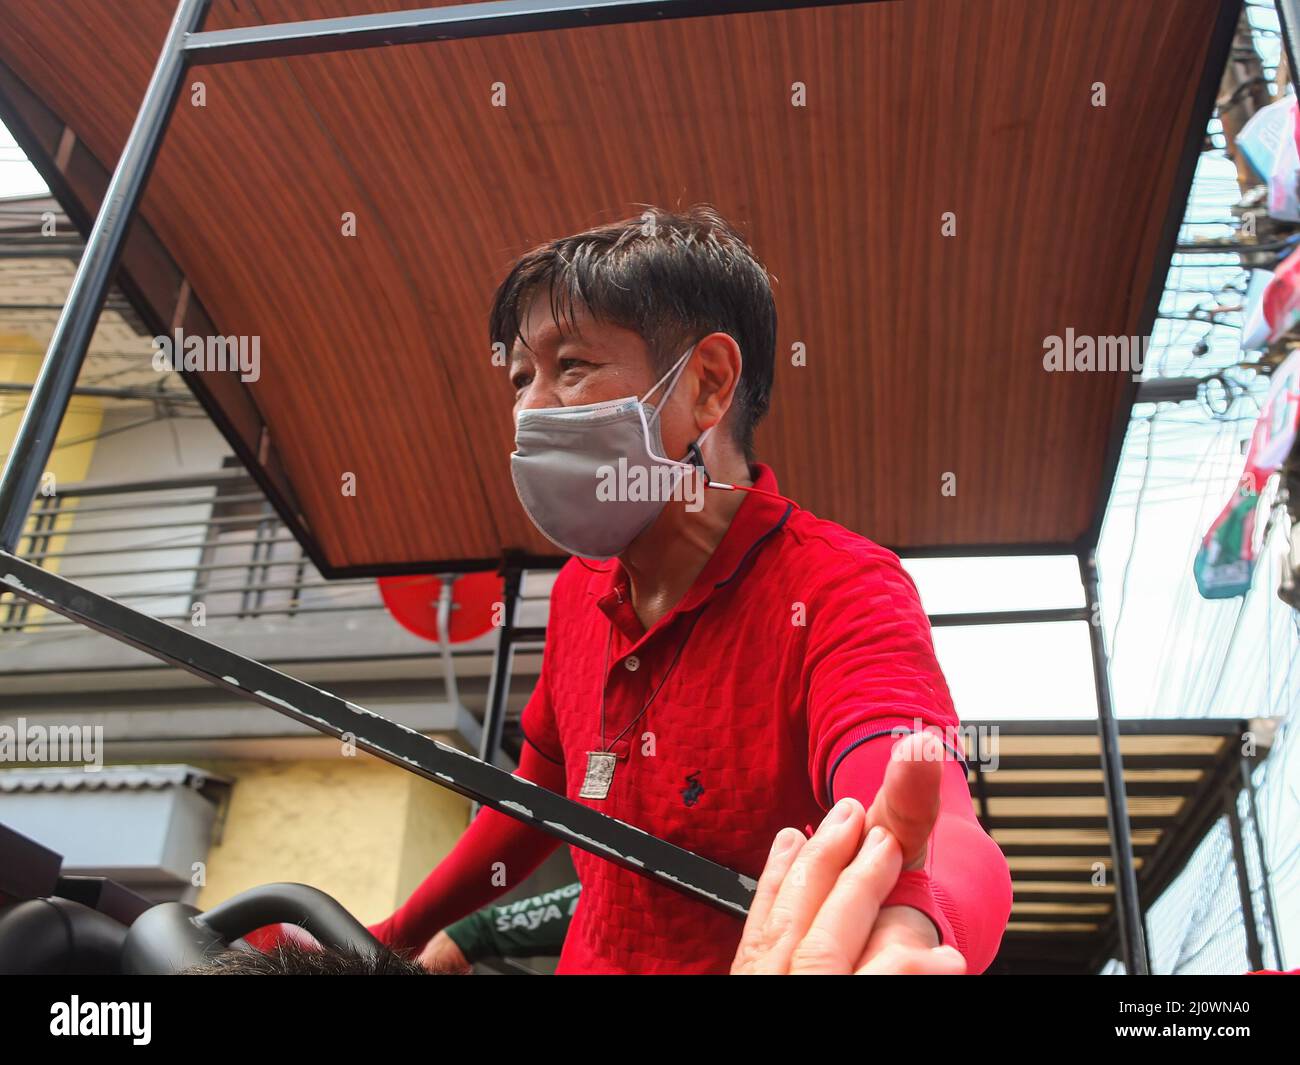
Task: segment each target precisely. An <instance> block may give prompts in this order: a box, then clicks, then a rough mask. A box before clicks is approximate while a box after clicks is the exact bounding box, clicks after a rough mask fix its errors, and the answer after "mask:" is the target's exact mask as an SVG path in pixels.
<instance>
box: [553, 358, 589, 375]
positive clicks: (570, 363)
mask: <svg viewBox="0 0 1300 1065" xmlns="http://www.w3.org/2000/svg"><path fill="white" fill-rule="evenodd" d="M589 365H590V363H586V362H583V361H582V360H581V359H561V360H560V372H561V373H568V372H569V371H570V370H576V369H578V368H580V367H582V366H589Z"/></svg>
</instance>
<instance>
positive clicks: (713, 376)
mask: <svg viewBox="0 0 1300 1065" xmlns="http://www.w3.org/2000/svg"><path fill="white" fill-rule="evenodd" d="M743 363H744V360H743V359H742V358H741V355H740V345H739V344H737V343H736V341H735V338H734V337H732V336H730V335H729V334H727V333H710V334H709V335H708V336H706V337H704V338H703V339H701V340H699V341H698V342H697V343H696V345H695V354H694V356H693V357H692V358H691V370H692V374H693V376H694V379H695V403H694V411H693V413H694V416H695V427H696V429H697V430H698V431H700V432H703V431H704V430H705V429H707V428H709V427H710V426H715V425H718V424H719V423H720V422H721V421H722V419H723V417H724V416H725V415H726V413H727V411H728V410H729V409H730V408H731V407H732V405H733V403H734V402H735V399H736V389H737V388H738V387H739V385H740V372H741V369H742V368H743Z"/></svg>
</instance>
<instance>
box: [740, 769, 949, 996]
mask: <svg viewBox="0 0 1300 1065" xmlns="http://www.w3.org/2000/svg"><path fill="white" fill-rule="evenodd" d="M882 790H883V789H882ZM866 829H867V812H866V810H864V809H863V807H862V804H861V803H860V802H858V801H857V800H856V799H842V800H841V801H840V802H838V803H836V804H835V806H834V808H832V810H831V812H830V813H829V814H827V815H826V818H825V820H823V821H822V823H821V825H820V826H819V827H818V829H817V832H816V833H815V834H814V835H813V837H812V839H805V838H804V835H803V833H802V832H800V831H798V830H797V829H794V828H786V829H783V830H782V831H781V832H780V833H778V834H777V837H776V840H775V842H774V844H773V847H772V852H771V854H770V855H769V856H768V860H767V865H766V867H765V868H764V869H763V873H762V876H761V877H760V878H759V881H758V889H757V891H756V892H755V894H754V901H753V904H752V905H751V906H750V909H749V917H748V919H747V920H746V922H745V930H744V932H743V934H742V936H741V940H740V947H739V949H737V951H736V957H735V960H734V961H733V962H732V967H731V972H732V974H733V975H747V974H754V975H757V974H784V973H789V974H799V973H807V974H815V973H822V974H841V975H844V974H851V973H857V974H870V973H880V974H883V973H932V974H950V975H959V974H961V973H964V972H965V971H966V962H965V959H963V958H962V956H961V955H960V954H959V953H958V952H957V951H956V950H955V949H953V948H952V947H939V946H936V945H935V944H936V943H937V942H938V935H937V933H936V932H935V929H934V925H933V924H931V923H930V920H929V918H928V917H926V916H925V915H924V914H923V913H921V912H920V911H919V910H914V909H912V908H911V907H908V906H890V907H887V908H885V909H884V910H882V909H881V906H880V904H881V903H882V902H883V901H884V900H885V898H886V897H888V895H889V893H890V891H892V890H893V887H894V883H895V882H896V881H897V879H898V874H899V872H900V871H901V870H902V868H903V854H902V851H901V850H900V848H899V844H898V840H897V839H895V837H894V835H893V834H892V833H891V832H890V831H888V830H887V829H885V828H883V827H881V826H880V825H876V826H875V827H873V828H872V829H871V831H870V833H869V834H868V835H867V838H866V840H865V841H864V840H863V835H864V832H865V830H866ZM913 858H915V855H913Z"/></svg>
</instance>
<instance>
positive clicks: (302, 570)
mask: <svg viewBox="0 0 1300 1065" xmlns="http://www.w3.org/2000/svg"><path fill="white" fill-rule="evenodd" d="M17 553H18V554H20V555H21V556H22V557H24V558H26V559H28V560H29V561H32V562H35V563H37V564H38V565H40V566H42V567H43V568H45V569H50V570H54V571H56V572H58V573H60V574H61V575H63V576H66V577H69V578H71V579H74V580H76V581H78V582H79V583H82V584H84V585H86V586H87V587H88V588H91V589H92V590H94V591H97V592H100V593H102V594H104V595H108V596H111V597H112V598H114V599H117V600H120V601H122V602H123V603H126V604H127V605H129V606H132V607H134V608H136V609H138V610H142V611H144V612H146V613H149V614H152V615H153V616H155V617H158V618H161V619H163V620H167V621H185V622H192V621H194V620H195V619H196V617H198V616H199V614H200V612H201V614H202V618H203V620H204V621H205V622H207V621H218V620H225V621H236V620H239V619H246V618H258V617H268V616H279V617H283V618H294V617H298V616H300V615H303V614H321V613H330V612H342V611H360V610H375V611H379V610H383V602H382V600H381V599H380V597H379V593H378V589H377V587H376V584H375V582H374V580H372V579H368V578H367V579H359V580H332V581H326V580H324V578H322V577H321V575H320V573H319V572H318V571H317V569H316V567H315V566H314V565H312V563H311V561H310V560H309V559H308V558H307V557H306V556H305V554H304V552H303V550H302V547H301V546H300V545H299V544H298V543H297V541H295V540H294V538H293V536H292V535H291V534H290V532H289V530H288V529H287V528H286V527H285V526H284V524H283V523H282V522H281V521H280V519H279V517H278V516H277V515H276V514H275V512H274V510H273V509H272V507H271V505H270V503H269V502H267V500H266V498H265V496H263V494H262V492H261V490H260V489H259V488H258V487H257V485H256V483H255V482H254V481H253V480H252V478H251V477H249V476H248V474H247V473H245V472H244V471H243V470H234V469H232V470H221V471H214V472H212V473H206V474H201V475H190V476H180V477H172V478H163V479H157V480H150V481H135V482H121V483H114V484H82V485H73V486H70V487H62V486H60V488H59V490H58V492H57V494H54V495H50V496H40V497H38V499H37V502H36V505H35V506H34V507H33V509H32V514H31V517H30V518H29V520H28V525H27V531H26V533H25V534H24V537H23V539H22V541H21V543H20V544H19V547H18V552H17ZM70 627H73V623H72V622H68V621H65V620H64V619H62V618H60V617H58V616H57V615H55V614H52V613H50V612H49V611H46V610H44V609H43V608H41V607H38V606H33V605H32V604H30V603H28V602H27V601H26V600H22V599H18V598H16V597H14V596H12V595H10V594H6V595H4V596H0V633H4V632H13V631H18V630H21V631H24V632H30V631H41V630H51V629H59V628H70Z"/></svg>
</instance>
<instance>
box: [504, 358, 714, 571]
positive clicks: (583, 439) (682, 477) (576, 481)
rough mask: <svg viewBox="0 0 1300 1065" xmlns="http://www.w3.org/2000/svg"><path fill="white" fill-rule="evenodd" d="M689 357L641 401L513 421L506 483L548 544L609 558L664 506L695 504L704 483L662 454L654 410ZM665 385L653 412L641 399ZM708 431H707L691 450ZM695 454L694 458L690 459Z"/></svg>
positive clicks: (536, 413) (529, 413) (525, 414)
mask: <svg viewBox="0 0 1300 1065" xmlns="http://www.w3.org/2000/svg"><path fill="white" fill-rule="evenodd" d="M694 351H695V345H693V344H692V345H691V347H690V348H689V349H687V351H686V353H685V354H684V355H682V357H681V358H680V359H678V360H677V362H675V363H674V364H673V365H672V367H671V368H670V369H669V370H668V372H667V373H666V374H664V375H663V377H661V378H660V379H659V380H658V381H657V382H656V383H655V385H654V387H653V388H651V389H650V391H649V392H647V393H646V394H645V395H644V396H643V397H642V398H640V399H638V398H637V397H636V396H629V397H627V398H626V399H616V400H612V401H609V402H605V403H588V404H586V405H584V406H581V407H547V408H544V409H541V410H523V411H520V412H519V416H518V419H517V420H516V422H515V451H514V454H512V455H511V456H510V476H511V477H512V478H513V479H514V482H515V492H516V493H517V494H518V496H519V502H520V503H522V504H523V506H524V510H526V511H527V512H528V516H529V517H530V518H531V519H532V521H533V524H534V525H536V526H537V528H538V530H539V531H540V532H541V534H542V535H543V536H545V537H546V538H547V539H548V540H550V541H551V543H553V544H555V546H556V547H559V548H561V549H563V550H565V551H568V552H569V553H570V554H573V555H581V556H582V557H583V558H593V559H607V558H613V557H614V556H615V555H618V554H620V553H621V552H622V551H623V550H625V549H626V548H627V546H628V544H630V543H631V542H632V541H633V540H635V539H636V538H637V536H639V535H640V534H641V532H642V531H643V530H644V529H645V528H646V527H647V526H648V525H649V524H650V523H651V522H652V521H654V520H655V518H657V517H658V516H659V515H660V513H661V512H662V511H663V509H664V507H665V506H666V505H667V503H668V501H669V500H670V499H680V500H683V501H685V502H686V505H687V508H688V509H691V508H692V504H693V503H695V502H696V500H698V505H695V506H694V509H696V510H698V509H699V508H700V506H702V505H703V493H704V486H705V481H704V477H703V474H702V472H697V470H696V467H695V465H694V464H693V463H690V462H678V461H676V460H674V459H670V458H667V457H665V456H664V454H663V441H662V440H661V438H660V434H659V411H660V409H662V407H663V404H664V402H666V401H667V399H668V397H669V396H670V395H671V394H672V390H673V388H674V387H676V385H677V379H678V378H679V377H680V376H681V374H682V371H683V370H684V369H685V368H686V363H687V360H689V359H690V357H691V354H692V353H693V352H694ZM669 378H672V381H671V383H669V385H668V387H667V389H666V390H665V391H664V394H663V398H662V399H661V400H660V401H659V403H658V404H657V405H655V406H648V405H647V403H646V400H648V399H649V398H650V397H651V396H652V395H654V394H655V392H657V391H658V390H659V387H660V386H661V385H662V384H663V383H664V382H665V381H668V379H669ZM711 432H713V429H712V428H709V429H706V430H705V431H704V433H703V434H701V436H700V438H699V440H697V441H696V442H695V448H697V449H698V447H699V446H700V444H702V443H704V439H705V437H707V436H708V435H709V433H711ZM697 454H698V452H697Z"/></svg>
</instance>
